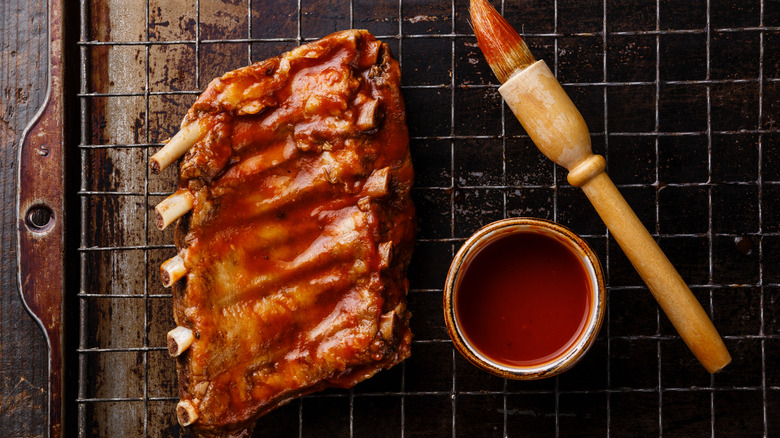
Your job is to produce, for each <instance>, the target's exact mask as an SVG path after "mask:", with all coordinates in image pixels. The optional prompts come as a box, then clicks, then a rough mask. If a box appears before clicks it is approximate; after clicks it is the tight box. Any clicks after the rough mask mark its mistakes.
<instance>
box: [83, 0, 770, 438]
mask: <svg viewBox="0 0 780 438" xmlns="http://www.w3.org/2000/svg"><path fill="white" fill-rule="evenodd" d="M495 4H496V6H497V7H500V8H501V10H502V11H503V12H504V14H505V16H506V17H507V18H508V19H509V21H510V22H511V23H512V24H514V25H515V26H517V27H519V28H520V27H522V29H523V30H524V31H525V36H526V38H527V41H528V42H529V45H530V46H531V49H532V51H533V52H534V53H535V55H536V56H537V57H538V58H543V59H546V60H547V62H548V64H550V65H551V67H552V68H553V69H554V72H555V73H556V75H557V76H558V78H559V79H560V80H561V82H562V83H563V84H564V87H565V88H566V89H567V91H568V92H569V93H570V95H571V96H572V99H573V100H574V102H575V103H576V104H577V105H578V107H579V108H580V110H581V111H582V112H583V115H584V116H585V119H586V121H587V122H588V125H589V127H590V129H591V133H592V139H593V143H594V150H595V152H597V153H601V154H603V155H604V156H605V157H606V158H607V160H608V172H609V173H610V174H611V176H612V178H613V180H615V182H616V183H617V184H618V186H619V187H620V189H621V191H622V192H623V193H624V195H625V196H626V198H627V199H628V201H629V203H630V204H631V205H632V206H633V207H634V209H635V210H636V212H637V214H638V215H639V217H640V218H641V219H642V220H643V222H644V223H645V224H646V226H647V227H648V229H649V230H650V231H651V233H652V234H653V235H654V236H657V238H658V240H659V242H660V244H661V246H662V248H664V249H665V251H666V252H667V254H668V255H669V256H670V258H671V260H672V262H673V263H674V264H675V265H676V267H677V268H678V270H679V271H680V272H681V274H682V276H683V278H685V279H686V280H687V281H688V282H689V284H690V285H691V289H692V290H693V291H694V293H695V294H696V295H697V297H698V298H699V299H700V300H701V302H702V303H703V304H704V306H705V309H707V310H708V312H709V313H710V315H711V316H712V317H713V318H714V320H715V323H716V326H717V327H718V328H719V329H720V331H721V334H723V335H724V337H725V339H726V343H727V346H728V347H729V348H730V350H731V352H732V356H733V357H734V363H733V364H732V365H731V366H730V367H729V368H727V369H726V370H725V371H724V372H722V373H721V374H718V375H715V376H710V375H709V374H707V373H706V372H705V371H704V370H703V369H702V368H700V367H699V366H698V364H697V363H696V362H695V359H694V358H693V356H692V355H691V354H690V353H689V352H688V351H687V350H686V348H685V346H684V345H683V344H682V342H681V341H680V340H679V338H678V337H677V336H676V334H675V333H674V330H673V329H672V327H671V326H670V324H669V323H668V322H667V321H666V319H665V317H664V316H663V315H662V314H660V313H659V311H658V310H657V306H656V305H655V303H654V302H653V301H652V298H651V297H650V295H649V293H648V292H647V291H646V289H645V287H644V285H643V284H642V283H641V280H639V278H638V276H636V274H635V273H634V271H633V269H632V268H631V266H630V264H629V263H628V261H627V260H626V259H625V257H624V256H623V255H622V253H621V252H620V249H619V248H618V247H617V245H616V244H615V242H614V240H613V239H612V238H611V236H610V235H609V233H608V231H607V230H606V228H605V227H604V226H603V224H601V222H600V221H599V219H598V217H597V216H596V215H595V213H594V212H593V210H592V208H591V207H590V206H589V205H588V204H587V201H586V199H585V198H584V196H583V195H582V194H581V193H580V192H579V191H578V190H577V189H575V188H573V187H571V186H569V185H567V184H566V182H565V175H564V174H563V173H562V172H561V171H560V169H558V168H556V167H555V166H554V165H553V164H552V163H550V162H549V161H547V160H546V159H545V158H544V157H543V156H541V155H540V154H539V153H538V152H537V151H536V149H535V148H534V147H533V145H532V144H531V142H530V140H529V139H528V137H527V136H525V135H524V132H523V130H522V127H520V126H519V124H518V123H517V121H516V120H515V119H514V117H513V116H512V115H511V113H510V112H509V111H506V107H505V106H504V105H503V104H502V102H501V99H500V96H499V94H498V92H497V88H498V84H497V83H496V80H495V78H494V77H493V76H492V73H491V72H490V70H489V68H488V66H487V65H486V64H485V62H484V59H483V58H482V56H481V54H480V52H479V49H478V48H477V46H476V41H475V39H474V36H473V33H472V31H471V28H470V26H469V24H468V12H467V6H468V5H467V1H465V0H441V1H423V0H377V1H371V0H350V1H337V0H310V1H307V0H297V1H261V0H233V1H228V0H191V1H188V2H167V1H164V0H146V1H145V2H123V1H120V0H97V1H93V2H87V1H86V0H81V2H80V11H81V24H80V26H81V28H80V29H81V31H80V33H81V35H80V41H79V43H78V48H79V53H80V72H81V75H80V84H79V93H78V99H79V104H80V111H81V126H80V129H81V141H80V144H79V146H78V151H79V154H80V156H81V169H79V171H80V172H81V185H80V188H79V191H78V193H77V196H78V198H79V200H80V205H81V209H80V212H79V214H80V225H81V229H80V234H81V241H80V246H79V248H78V258H79V265H80V289H79V290H78V291H70V292H69V293H68V299H72V300H78V303H79V304H78V309H79V321H80V325H79V328H78V330H79V340H78V348H77V350H76V354H75V360H76V361H77V362H76V366H77V370H78V379H79V380H78V393H77V398H76V400H75V404H76V406H77V408H76V412H77V417H78V418H77V426H78V436H81V437H86V436H151V437H158V436H181V435H183V434H184V432H183V431H181V430H180V429H179V427H178V425H177V424H176V418H175V415H174V406H175V403H176V401H177V400H178V398H177V392H176V384H175V379H176V377H175V369H174V361H172V360H170V359H169V358H167V353H166V350H165V340H164V339H165V333H166V332H167V330H168V329H169V328H171V327H173V319H172V315H171V310H170V308H171V302H170V301H171V295H170V293H169V292H168V291H167V290H165V289H163V288H162V286H161V285H159V281H158V273H157V270H158V266H159V264H160V263H161V262H162V261H163V260H165V259H166V258H168V257H169V256H171V255H173V253H174V251H175V250H174V247H173V245H172V244H171V243H172V242H173V239H172V235H171V233H170V232H169V231H167V232H165V233H161V232H158V231H157V230H156V229H154V227H153V226H150V222H151V219H152V218H151V215H150V212H151V209H152V208H154V205H155V204H156V203H157V202H159V201H160V200H161V199H163V198H164V197H165V196H166V195H168V194H170V193H171V192H172V191H173V190H174V188H175V181H176V177H175V175H177V174H178V172H177V170H176V169H173V170H167V171H165V172H163V174H162V175H159V176H154V175H152V174H150V172H149V171H148V160H149V157H150V152H154V151H155V150H156V149H157V148H158V147H159V146H161V142H162V140H163V139H165V138H167V137H169V136H171V135H172V134H173V133H174V132H175V131H176V129H177V127H178V125H179V122H180V120H181V118H182V117H183V115H184V114H185V112H186V110H187V108H188V107H189V106H190V104H191V103H192V102H194V100H195V99H196V97H197V95H198V94H199V93H200V91H202V90H203V89H204V88H205V86H206V84H207V81H209V80H210V79H211V78H212V77H217V76H219V75H221V74H222V73H224V72H226V71H228V70H231V69H233V68H237V67H240V66H243V65H246V64H248V63H250V62H254V61H258V60H260V59H263V58H265V57H268V56H273V55H276V54H278V53H280V52H282V51H284V50H288V49H290V48H292V47H295V46H296V45H298V44H301V43H302V42H305V41H309V40H313V39H316V38H318V37H321V36H324V35H326V34H327V33H330V32H332V31H336V30H339V29H342V28H347V27H362V28H367V29H369V30H371V31H372V32H373V33H374V34H375V35H376V36H377V37H378V38H380V39H382V40H385V41H387V42H388V43H389V44H390V45H391V47H392V48H393V51H394V53H395V55H396V58H397V59H398V60H399V62H400V63H401V67H402V74H403V92H404V96H405V99H406V103H407V113H408V114H407V117H408V122H409V127H410V133H411V135H412V146H411V147H412V154H413V158H414V164H415V168H416V174H417V177H416V178H417V179H416V188H415V190H414V197H415V203H416V205H417V208H418V214H419V221H420V224H419V234H418V241H417V245H416V249H415V251H416V252H415V257H414V260H413V262H412V267H411V268H410V279H411V282H412V283H411V285H412V290H411V291H410V295H409V300H410V304H409V307H410V309H411V310H412V312H413V314H414V317H413V322H412V329H413V332H414V333H415V336H416V337H415V340H414V341H413V357H412V358H411V359H409V360H408V361H406V362H405V363H403V364H401V365H400V366H398V367H396V368H394V369H392V370H389V371H384V372H382V373H380V375H378V376H376V377H375V378H373V379H371V380H369V381H367V382H365V383H362V384H360V385H358V386H357V387H355V388H354V389H352V390H349V391H337V390H332V391H325V392H323V393H319V394H314V395H311V396H307V397H304V398H302V399H300V400H298V401H294V402H292V403H290V404H289V405H287V406H285V407H283V408H280V409H279V410H277V411H275V412H273V413H271V414H269V415H268V416H266V417H264V418H263V419H261V420H260V422H259V423H258V426H257V429H256V436H296V435H297V436H300V437H304V436H349V437H353V436H354V437H364V436H366V437H367V436H371V437H375V436H401V437H411V436H456V435H457V436H461V437H463V436H465V437H472V436H479V437H487V436H544V437H548V436H556V437H557V436H573V435H576V436H579V435H585V436H626V435H628V436H660V435H664V436H761V435H764V436H768V435H772V434H777V433H780V420H778V419H777V418H775V417H776V416H775V415H773V413H775V412H778V411H780V366H778V365H779V364H780V353H778V352H779V351H780V307H779V306H780V304H778V301H780V269H778V266H779V265H780V263H778V262H780V211H778V207H777V205H780V202H778V201H780V135H778V134H780V131H779V130H778V127H780V111H779V110H778V109H779V107H780V105H778V102H780V98H779V97H780V79H779V78H780V61H779V60H778V55H777V52H778V51H777V50H776V49H777V48H778V42H780V3H778V2H777V1H775V0H753V1H749V2H738V1H729V0H698V1H694V0H690V1H682V2H672V1H669V0H643V1H638V2H635V1H621V0H587V1H575V0H547V1H525V0H522V1H521V0H517V1H515V0H511V1H510V0H505V1H503V0H502V1H501V2H496V3H495ZM508 216H536V217H544V218H548V219H552V220H555V221H558V222H561V223H563V224H564V225H567V226H569V227H570V228H572V229H573V230H574V231H575V232H577V233H579V234H581V235H583V236H584V237H585V238H586V240H588V241H589V243H590V244H591V245H592V246H593V247H594V249H596V251H597V253H598V254H599V255H600V258H601V260H602V263H603V265H604V267H605V271H606V274H607V284H608V286H609V299H608V302H609V304H608V314H607V320H606V321H605V324H604V327H603V329H602V332H601V335H600V337H599V340H598V341H597V343H596V344H595V346H594V348H593V349H592V350H591V352H590V353H589V354H588V356H587V357H586V359H585V360H584V361H583V362H582V363H580V364H579V365H577V367H575V368H574V369H573V370H571V371H569V372H567V373H565V374H563V375H561V376H560V377H557V378H553V379H548V380H544V381H538V382H532V383H528V382H514V381H507V380H503V379H499V378H495V377H492V376H488V375H486V374H483V373H481V372H479V371H477V370H475V369H474V368H473V367H472V366H471V365H470V364H469V363H468V362H466V361H465V360H464V359H462V358H461V357H460V356H459V355H458V354H457V353H456V352H455V351H454V350H453V348H452V345H451V342H450V340H449V338H448V336H447V333H446V329H445V328H444V322H443V316H442V312H441V287H442V284H443V279H444V276H445V274H446V270H447V267H448V265H449V262H450V260H451V258H452V256H453V255H454V252H455V251H456V250H457V248H458V247H459V246H460V244H461V243H462V242H463V241H464V240H465V238H466V237H467V236H468V235H469V234H470V233H472V232H473V231H475V230H476V229H477V228H479V227H480V226H481V225H484V224H486V223H488V222H490V221H493V220H497V219H500V218H503V217H508Z"/></svg>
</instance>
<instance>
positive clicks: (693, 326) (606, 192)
mask: <svg viewBox="0 0 780 438" xmlns="http://www.w3.org/2000/svg"><path fill="white" fill-rule="evenodd" d="M604 167H605V163H604V158H602V157H601V156H600V155H591V158H589V159H588V160H586V161H585V162H584V163H582V164H581V165H580V166H578V167H577V168H575V169H574V170H573V171H572V172H570V173H569V176H568V179H569V182H570V183H571V184H572V185H575V186H580V187H582V190H583V192H585V195H586V196H587V197H588V199H589V200H590V202H591V203H592V204H593V207H594V208H595V209H596V211H597V212H598V214H599V216H601V219H602V220H603V221H604V223H605V224H606V225H607V228H609V231H610V232H611V233H612V235H613V236H614V237H615V240H616V241H617V243H618V244H619V245H620V248H621V249H622V250H623V252H624V253H625V254H626V257H628V260H630V261H631V264H632V265H634V268H635V269H636V270H637V272H638V273H639V275H640V276H641V277H642V280H644V282H645V284H647V287H648V288H649V289H650V292H651V293H652V294H653V296H654V297H655V299H656V301H658V304H659V305H660V306H661V309H662V310H663V311H664V313H665V314H666V316H667V317H669V320H670V321H671V322H672V325H674V328H675V329H677V332H678V333H679V334H680V336H681V337H682V339H683V341H685V343H686V344H687V345H688V348H690V349H691V351H692V352H693V354H694V355H695V356H696V358H697V359H699V362H701V364H702V365H704V368H706V369H707V371H709V372H711V373H715V372H717V371H720V370H721V369H722V368H723V367H725V366H726V365H728V364H729V362H731V356H730V355H729V352H728V350H726V346H725V345H724V344H723V340H722V339H721V337H720V335H719V334H718V331H717V330H716V329H715V326H714V325H713V324H712V321H710V319H709V316H708V315H707V313H706V312H705V311H704V309H703V308H702V307H701V305H700V304H699V302H698V301H697V300H696V297H694V296H693V293H691V291H690V289H688V286H687V285H686V284H685V281H683V279H682V277H680V274H679V273H678V272H677V270H676V269H674V266H672V264H671V262H669V259H668V258H666V255H664V253H663V252H662V251H661V248H659V247H658V244H657V243H656V242H655V240H654V239H653V238H652V236H650V233H648V232H647V230H646V229H645V227H644V226H643V225H642V222H640V221H639V218H637V216H636V214H635V213H634V211H633V210H632V209H631V207H630V206H629V205H628V203H627V202H626V200H625V199H624V198H623V196H621V194H620V192H619V191H618V189H617V187H615V184H613V183H612V180H611V179H610V178H609V176H608V175H607V174H606V173H605V172H604Z"/></svg>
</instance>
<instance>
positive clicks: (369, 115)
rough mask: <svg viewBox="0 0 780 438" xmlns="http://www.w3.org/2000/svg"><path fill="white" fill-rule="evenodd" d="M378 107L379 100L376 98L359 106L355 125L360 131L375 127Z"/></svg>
mask: <svg viewBox="0 0 780 438" xmlns="http://www.w3.org/2000/svg"><path fill="white" fill-rule="evenodd" d="M378 109H379V102H378V101H376V100H369V101H368V102H366V103H364V104H363V106H361V107H360V114H359V115H358V120H357V123H356V126H357V128H358V129H359V130H361V131H368V130H371V129H374V128H376V125H377V123H376V121H377V110H378Z"/></svg>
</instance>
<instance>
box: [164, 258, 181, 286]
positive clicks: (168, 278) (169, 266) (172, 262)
mask: <svg viewBox="0 0 780 438" xmlns="http://www.w3.org/2000/svg"><path fill="white" fill-rule="evenodd" d="M186 274H187V268H186V267H185V266H184V259H183V258H181V256H180V255H178V254H177V255H176V256H175V257H171V258H170V259H168V260H166V261H165V262H163V264H162V265H161V266H160V276H161V277H162V284H163V286H165V287H171V286H173V283H176V282H177V281H179V279H180V278H182V277H184V276H185V275H186Z"/></svg>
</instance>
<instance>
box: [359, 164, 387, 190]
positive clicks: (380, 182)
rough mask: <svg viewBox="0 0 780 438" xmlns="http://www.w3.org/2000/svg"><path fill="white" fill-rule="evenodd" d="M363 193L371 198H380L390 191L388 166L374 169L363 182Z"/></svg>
mask: <svg viewBox="0 0 780 438" xmlns="http://www.w3.org/2000/svg"><path fill="white" fill-rule="evenodd" d="M363 193H364V194H365V195H366V196H370V197H372V198H381V197H383V196H386V195H387V194H389V193H390V167H389V166H388V167H383V168H381V169H379V170H375V171H374V172H373V173H371V175H370V176H369V177H368V178H367V179H366V182H365V184H363Z"/></svg>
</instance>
